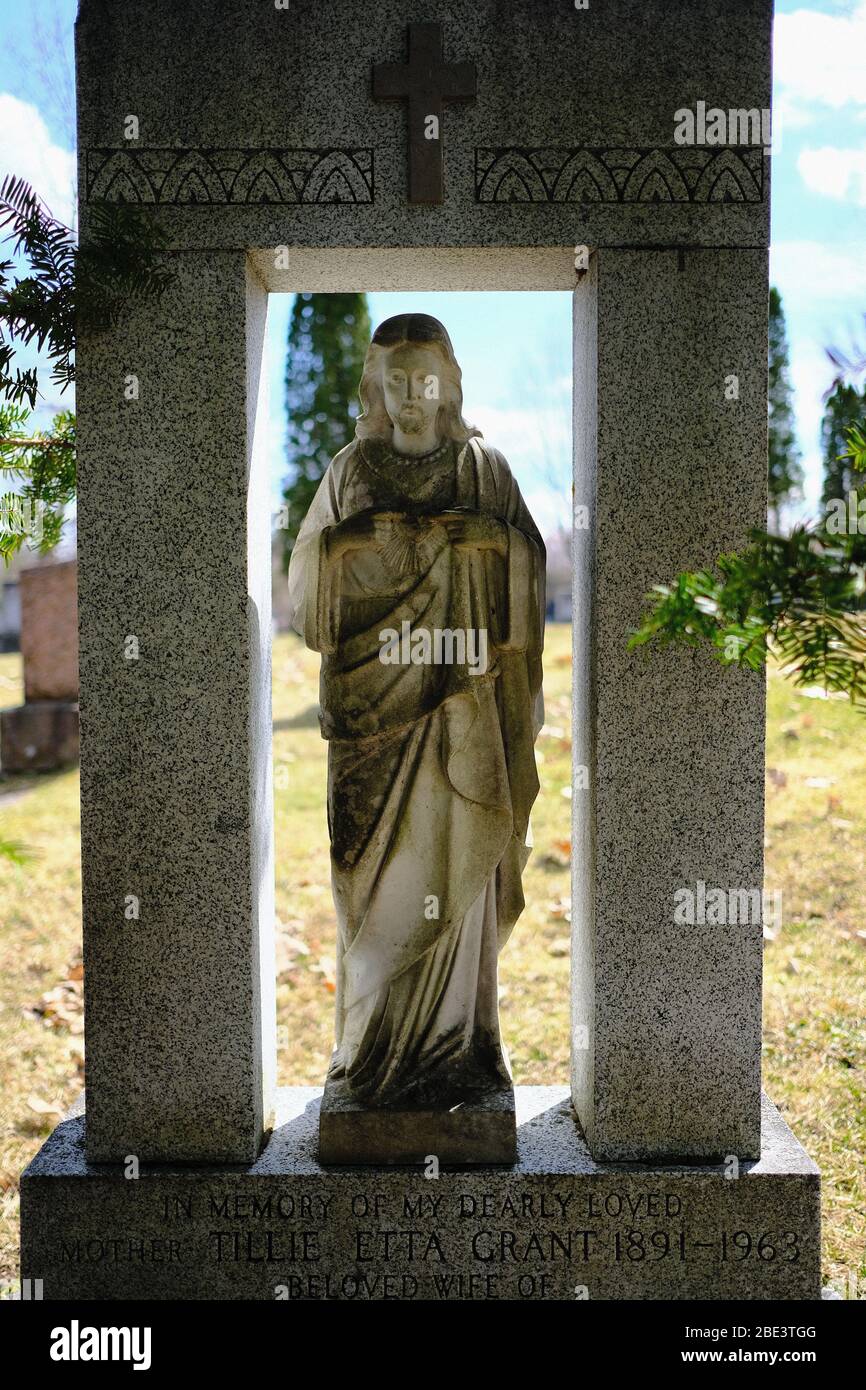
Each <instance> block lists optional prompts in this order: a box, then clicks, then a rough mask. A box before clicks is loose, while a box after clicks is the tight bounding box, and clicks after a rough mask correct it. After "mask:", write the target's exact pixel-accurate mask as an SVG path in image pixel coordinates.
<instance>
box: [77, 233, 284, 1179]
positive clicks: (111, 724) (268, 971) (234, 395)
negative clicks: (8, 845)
mask: <svg viewBox="0 0 866 1390" xmlns="http://www.w3.org/2000/svg"><path fill="white" fill-rule="evenodd" d="M170 264H171V268H172V270H173V272H174V274H175V280H174V282H173V285H172V287H171V289H170V290H169V292H168V293H167V295H166V296H165V297H164V298H163V299H162V300H161V301H159V302H153V301H151V302H148V303H147V304H146V305H139V306H136V307H135V308H132V309H131V310H130V312H129V314H128V315H127V317H126V318H125V319H124V322H123V326H122V328H121V329H118V330H116V331H113V332H108V333H101V334H96V335H91V336H88V337H85V339H84V340H83V342H82V343H81V345H80V349H79V365H78V412H79V430H80V438H81V440H82V445H81V461H80V493H79V504H78V540H79V592H80V651H81V660H80V667H81V725H82V771H81V833H82V868H83V897H84V964H85V1000H86V1047H87V1094H88V1132H87V1148H88V1155H89V1157H90V1158H91V1160H96V1161H108V1160H118V1159H121V1158H123V1157H124V1155H127V1154H135V1155H137V1156H138V1157H139V1158H140V1159H142V1160H155V1161H168V1160H172V1161H181V1162H182V1161H192V1160H199V1161H204V1160H219V1161H222V1162H250V1161H251V1160H252V1159H254V1158H255V1156H256V1154H257V1153H258V1151H259V1148H260V1147H261V1144H262V1141H263V1138H264V1135H265V1132H266V1131H267V1129H268V1127H269V1124H270V1109H269V1107H270V1092H271V1089H272V1082H273V1071H274V1026H275V1025H274V1008H273V991H274V965H273V950H272V944H271V932H272V918H273V906H272V895H273V866H272V855H271V837H272V816H271V785H270V722H271V718H270V507H269V497H268V480H267V478H266V477H264V476H263V475H262V474H261V470H260V469H259V468H257V467H256V466H255V463H254V459H253V449H252V444H253V435H254V427H255V414H256V400H257V394H258V384H259V368H260V359H261V344H262V336H263V332H264V322H265V311H266V302H267V297H266V294H265V291H264V289H263V287H262V286H261V284H260V282H259V280H258V279H257V277H256V276H255V274H254V273H253V272H252V270H251V269H250V267H249V266H248V263H247V258H246V256H245V254H244V253H243V252H240V251H219V252H211V253H209V254H208V255H207V256H201V255H198V254H196V253H192V252H190V253H177V254H173V255H172V256H171V257H170Z"/></svg>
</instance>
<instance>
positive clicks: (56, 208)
mask: <svg viewBox="0 0 866 1390" xmlns="http://www.w3.org/2000/svg"><path fill="white" fill-rule="evenodd" d="M0 174H2V176H3V177H5V176H6V175H7V174H16V175H17V176H18V177H19V178H23V179H27V181H28V183H31V184H32V185H33V187H34V189H35V190H36V192H37V193H38V194H39V196H40V198H41V199H42V201H43V202H44V203H45V204H46V206H47V207H48V209H49V211H50V212H51V213H52V215H53V216H54V217H56V218H58V219H59V220H60V221H61V222H65V223H66V225H67V226H69V225H71V223H72V219H73V216H74V208H75V156H74V154H73V153H72V151H71V150H64V149H62V148H61V146H60V145H55V144H54V142H53V140H52V139H51V135H50V133H49V130H48V127H47V125H46V124H45V122H44V120H43V119H42V116H41V115H40V114H39V111H38V109H37V107H35V106H32V105H31V104H30V102H27V101H19V100H18V98H17V97H13V96H12V95H10V93H9V92H0Z"/></svg>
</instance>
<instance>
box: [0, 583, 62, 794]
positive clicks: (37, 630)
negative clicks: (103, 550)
mask: <svg viewBox="0 0 866 1390" xmlns="http://www.w3.org/2000/svg"><path fill="white" fill-rule="evenodd" d="M77 571H78V567H77V564H76V562H75V560H65V561H62V562H61V563H60V564H56V565H39V566H37V567H35V568H34V569H30V570H22V572H21V578H20V585H21V658H22V662H23V665H24V700H25V703H24V704H23V705H19V706H18V707H17V708H16V709H7V710H3V712H2V714H0V768H2V770H3V772H53V771H55V770H56V769H57V768H60V767H69V766H71V765H74V764H75V763H77V762H78V606H77V588H76V578H77Z"/></svg>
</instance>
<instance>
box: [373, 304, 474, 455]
mask: <svg viewBox="0 0 866 1390" xmlns="http://www.w3.org/2000/svg"><path fill="white" fill-rule="evenodd" d="M404 343H415V344H418V345H419V346H423V347H435V348H437V349H438V350H439V352H440V354H441V356H442V358H443V359H444V362H445V371H444V372H443V373H442V376H441V378H440V379H441V383H442V403H441V405H440V406H439V416H438V420H437V425H438V430H439V435H440V438H442V439H454V440H456V441H457V442H458V443H459V444H465V443H466V441H467V439H471V438H472V437H473V436H474V435H475V436H480V434H481V431H480V430H477V429H475V427H474V425H470V424H467V422H466V421H465V420H464V419H463V385H462V380H463V375H462V373H461V371H460V366H459V364H458V361H457V358H456V357H455V356H454V348H453V347H452V345H451V339H450V338H449V336H448V333H447V330H446V328H445V326H444V324H441V323H440V322H439V320H438V319H434V318H433V317H432V315H430V314H395V315H394V317H393V318H390V319H385V321H384V323H380V324H379V327H378V328H377V329H376V331H375V333H374V334H373V337H372V338H371V340H370V346H369V348H368V349H367V355H366V357H365V358H364V370H363V372H362V373H361V384H360V386H359V387H358V396H359V398H360V401H361V414H360V415H359V416H358V419H357V420H356V422H355V438H356V439H383V440H385V441H387V442H390V441H391V439H392V437H393V434H394V426H393V425H392V423H391V419H390V416H389V415H388V412H387V410H386V409H385V394H384V391H383V390H382V378H381V372H382V365H383V359H384V358H385V356H386V355H387V353H388V352H390V351H391V349H392V348H395V347H402V346H403V344H404Z"/></svg>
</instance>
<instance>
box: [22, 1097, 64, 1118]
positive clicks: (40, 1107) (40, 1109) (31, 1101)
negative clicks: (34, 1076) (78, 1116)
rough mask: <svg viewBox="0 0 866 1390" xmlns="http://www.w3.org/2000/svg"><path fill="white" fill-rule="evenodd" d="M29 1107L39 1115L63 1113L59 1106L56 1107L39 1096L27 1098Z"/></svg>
mask: <svg viewBox="0 0 866 1390" xmlns="http://www.w3.org/2000/svg"><path fill="white" fill-rule="evenodd" d="M27 1107H28V1109H29V1110H33V1111H35V1113H36V1114H37V1115H62V1114H63V1111H62V1110H61V1109H60V1106H59V1105H54V1104H52V1103H51V1102H50V1101H47V1100H42V1099H41V1098H40V1097H39V1096H37V1095H35V1094H31V1095H29V1096H28V1097H27Z"/></svg>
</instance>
